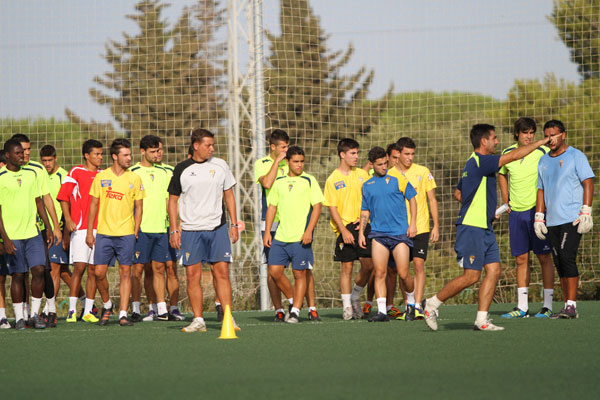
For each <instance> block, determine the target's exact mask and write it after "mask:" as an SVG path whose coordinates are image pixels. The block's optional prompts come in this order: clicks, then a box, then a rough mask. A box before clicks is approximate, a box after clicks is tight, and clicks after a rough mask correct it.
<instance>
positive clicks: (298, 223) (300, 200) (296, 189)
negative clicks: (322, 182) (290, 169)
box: [267, 172, 324, 243]
mask: <svg viewBox="0 0 600 400" xmlns="http://www.w3.org/2000/svg"><path fill="white" fill-rule="evenodd" d="M323 200H324V198H323V192H321V187H320V186H319V182H317V180H316V179H315V177H314V176H312V175H310V174H307V173H306V172H302V174H301V175H299V176H289V175H287V176H282V177H279V178H277V179H276V180H275V182H274V183H273V186H272V187H271V191H270V192H269V196H268V197H267V202H268V204H269V205H274V206H277V211H278V212H279V227H278V228H277V232H276V233H275V239H277V240H279V241H280V242H285V243H294V242H299V241H300V240H302V235H304V232H305V231H306V226H307V225H308V221H310V216H311V213H312V208H313V206H314V205H315V204H318V203H322V202H323Z"/></svg>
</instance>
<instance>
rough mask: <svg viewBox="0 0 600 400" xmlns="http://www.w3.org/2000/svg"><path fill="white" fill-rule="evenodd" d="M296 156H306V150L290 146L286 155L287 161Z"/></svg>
mask: <svg viewBox="0 0 600 400" xmlns="http://www.w3.org/2000/svg"><path fill="white" fill-rule="evenodd" d="M295 155H300V156H305V154H304V150H302V148H301V147H300V146H290V147H289V148H288V151H287V153H285V159H286V160H290V159H291V158H292V156H295Z"/></svg>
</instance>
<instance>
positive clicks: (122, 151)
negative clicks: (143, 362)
mask: <svg viewBox="0 0 600 400" xmlns="http://www.w3.org/2000/svg"><path fill="white" fill-rule="evenodd" d="M110 156H111V158H112V160H113V165H112V166H111V167H110V168H108V169H106V170H104V171H102V172H100V173H99V174H98V175H96V177H95V178H94V182H93V183H92V187H91V189H90V197H91V199H90V211H89V214H88V222H87V234H86V238H85V242H86V244H87V245H88V247H89V248H90V249H92V248H94V245H95V246H96V247H95V250H94V264H95V265H96V267H95V273H96V284H97V286H98V291H99V292H100V296H101V297H102V301H103V302H104V307H103V308H102V315H101V317H100V325H106V324H107V323H108V319H109V317H110V315H111V314H112V302H110V298H109V295H108V279H107V278H106V273H107V271H108V264H109V263H110V262H111V260H112V259H113V258H114V257H116V258H117V261H118V262H119V295H120V304H119V306H120V312H119V325H121V326H132V325H133V322H131V320H130V319H129V318H128V317H127V308H128V305H129V295H130V294H131V265H132V263H133V255H134V248H135V240H136V238H137V237H138V233H139V230H140V224H141V222H142V210H143V207H144V204H143V198H144V196H145V193H144V186H143V185H142V180H141V179H140V177H139V176H138V175H136V174H135V173H133V172H131V171H129V170H128V169H127V168H129V166H130V165H131V143H130V142H129V140H127V139H115V140H114V141H113V142H112V144H111V145H110ZM134 208H135V215H134ZM96 217H98V231H97V233H96V235H95V237H94V221H95V219H96ZM107 306H108V308H107Z"/></svg>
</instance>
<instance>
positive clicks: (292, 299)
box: [288, 297, 294, 305]
mask: <svg viewBox="0 0 600 400" xmlns="http://www.w3.org/2000/svg"><path fill="white" fill-rule="evenodd" d="M288 303H290V305H293V304H294V298H293V297H290V298H289V299H288Z"/></svg>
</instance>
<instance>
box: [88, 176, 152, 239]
mask: <svg viewBox="0 0 600 400" xmlns="http://www.w3.org/2000/svg"><path fill="white" fill-rule="evenodd" d="M90 196H93V197H97V198H98V199H99V200H100V204H99V206H98V233H99V234H102V235H108V236H126V235H133V234H134V230H135V222H134V219H133V206H134V202H135V200H141V199H143V198H144V196H145V193H144V187H143V185H142V179H141V178H140V177H139V176H138V175H136V174H135V173H134V172H131V171H125V172H124V173H123V174H122V175H121V176H116V175H115V174H114V173H113V171H112V168H108V169H105V170H104V171H102V172H100V173H99V174H98V175H96V177H95V178H94V182H92V187H91V189H90Z"/></svg>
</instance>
